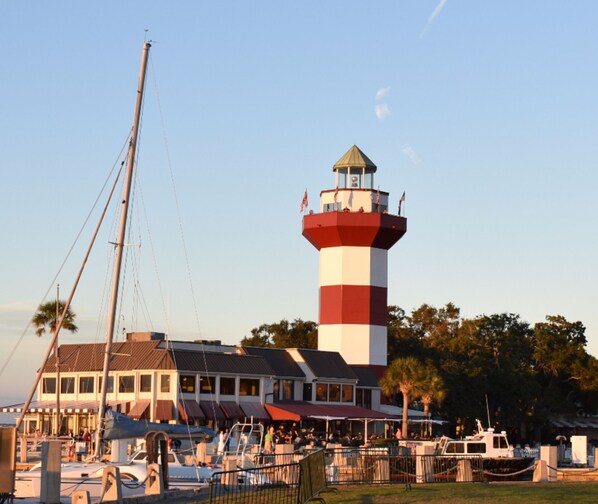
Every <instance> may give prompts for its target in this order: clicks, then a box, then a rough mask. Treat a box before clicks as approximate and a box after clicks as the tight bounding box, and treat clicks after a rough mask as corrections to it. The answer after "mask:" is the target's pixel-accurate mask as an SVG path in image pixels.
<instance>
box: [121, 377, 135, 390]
mask: <svg viewBox="0 0 598 504" xmlns="http://www.w3.org/2000/svg"><path fill="white" fill-rule="evenodd" d="M118 391H119V392H120V393H123V394H130V393H133V392H135V376H133V375H124V376H119V377H118Z"/></svg>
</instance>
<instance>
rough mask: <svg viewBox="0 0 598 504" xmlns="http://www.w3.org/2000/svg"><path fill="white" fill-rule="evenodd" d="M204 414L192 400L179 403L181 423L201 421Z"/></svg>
mask: <svg viewBox="0 0 598 504" xmlns="http://www.w3.org/2000/svg"><path fill="white" fill-rule="evenodd" d="M205 417H206V416H205V414H204V412H203V411H202V409H201V408H200V407H199V404H197V401H194V400H183V401H179V418H180V419H181V421H183V422H190V421H191V422H192V421H193V420H203V419H204V418H205Z"/></svg>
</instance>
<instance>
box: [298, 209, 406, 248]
mask: <svg viewBox="0 0 598 504" xmlns="http://www.w3.org/2000/svg"><path fill="white" fill-rule="evenodd" d="M406 232H407V219H405V218H404V217H399V216H398V215H390V214H383V213H366V212H364V213H360V212H326V213H320V214H311V215H306V216H304V217H303V236H305V237H306V238H307V239H308V240H309V242H310V243H311V244H312V245H313V246H314V247H316V248H317V249H318V250H320V249H323V248H326V247H340V246H343V245H344V246H354V247H375V248H380V249H384V250H388V249H390V247H392V246H393V245H394V244H395V243H396V242H397V241H399V240H400V239H401V237H402V236H403V235H404V234H405V233H406Z"/></svg>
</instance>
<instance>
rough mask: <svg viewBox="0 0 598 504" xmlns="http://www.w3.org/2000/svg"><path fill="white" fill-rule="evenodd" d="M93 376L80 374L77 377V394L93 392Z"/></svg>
mask: <svg viewBox="0 0 598 504" xmlns="http://www.w3.org/2000/svg"><path fill="white" fill-rule="evenodd" d="M94 382H95V380H94V377H93V376H81V377H80V378H79V394H93V386H94Z"/></svg>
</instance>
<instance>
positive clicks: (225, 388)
mask: <svg viewBox="0 0 598 504" xmlns="http://www.w3.org/2000/svg"><path fill="white" fill-rule="evenodd" d="M220 394H221V395H235V379H234V378H222V377H221V378H220Z"/></svg>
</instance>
